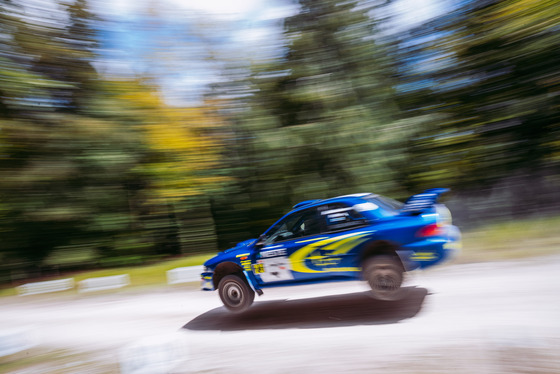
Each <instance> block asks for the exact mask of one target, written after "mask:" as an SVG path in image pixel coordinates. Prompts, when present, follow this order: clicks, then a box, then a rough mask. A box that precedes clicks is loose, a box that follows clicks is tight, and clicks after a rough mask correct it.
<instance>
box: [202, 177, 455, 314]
mask: <svg viewBox="0 0 560 374" xmlns="http://www.w3.org/2000/svg"><path fill="white" fill-rule="evenodd" d="M446 191H448V190H447V189H444V188H434V189H429V190H426V191H424V192H423V193H421V194H417V195H413V196H411V197H410V198H408V200H406V202H405V203H404V204H403V203H400V202H398V201H395V200H392V199H389V198H387V197H383V196H380V195H375V194H371V193H364V194H354V195H345V196H339V197H335V198H330V199H325V200H307V201H303V202H301V203H299V204H296V205H295V206H294V207H293V210H292V211H290V212H289V213H288V214H286V215H285V216H284V217H282V218H281V219H280V220H279V221H277V222H276V223H275V224H274V225H272V226H271V227H270V228H269V229H268V230H267V231H265V233H264V234H262V235H261V236H260V237H259V238H258V239H250V240H246V241H243V242H241V243H239V244H237V245H236V246H235V247H233V248H230V249H228V250H226V251H224V252H220V253H218V255H216V256H215V257H213V258H211V259H209V260H208V261H206V262H205V263H204V271H203V273H202V274H201V276H202V289H203V290H215V289H217V290H218V292H219V295H220V298H221V300H222V302H223V304H224V306H225V307H226V308H227V309H228V310H230V311H233V312H242V311H244V310H246V309H247V308H249V307H250V306H251V304H252V303H253V301H254V298H255V293H257V294H259V295H262V293H263V291H262V289H263V288H267V287H277V286H290V285H298V284H305V283H316V282H326V281H338V280H358V279H361V280H365V281H367V282H368V283H369V285H370V287H371V296H373V297H374V298H377V299H381V300H394V299H397V298H399V295H400V294H401V292H400V291H401V285H402V282H403V276H404V273H405V272H407V271H410V270H413V269H418V268H426V267H429V266H432V265H434V264H437V263H440V262H442V261H444V260H446V259H448V258H450V257H451V256H452V255H453V253H454V252H455V251H456V250H458V249H459V246H460V239H461V234H460V231H459V229H458V228H457V227H455V226H453V225H452V224H451V214H450V212H449V210H448V209H447V208H446V207H445V205H443V204H438V203H437V200H438V198H439V196H440V195H441V194H442V193H444V192H446Z"/></svg>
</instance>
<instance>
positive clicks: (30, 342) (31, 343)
mask: <svg viewBox="0 0 560 374" xmlns="http://www.w3.org/2000/svg"><path fill="white" fill-rule="evenodd" d="M35 331H36V329H35V328H32V327H27V328H17V329H10V330H4V331H1V332H0V357H4V356H9V355H13V354H15V353H18V352H22V351H25V350H28V349H30V348H33V347H35V346H37V345H39V339H38V337H37V333H36V332H35Z"/></svg>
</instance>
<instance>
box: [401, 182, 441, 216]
mask: <svg viewBox="0 0 560 374" xmlns="http://www.w3.org/2000/svg"><path fill="white" fill-rule="evenodd" d="M448 191H449V189H448V188H430V189H428V190H426V191H424V192H422V193H419V194H416V195H412V196H410V197H409V198H408V199H407V200H406V201H405V203H404V206H403V207H402V208H401V213H406V214H419V213H422V212H423V211H425V210H426V209H429V208H431V207H432V206H433V205H434V204H435V203H436V202H437V200H438V198H439V196H440V195H441V194H443V193H445V192H448Z"/></svg>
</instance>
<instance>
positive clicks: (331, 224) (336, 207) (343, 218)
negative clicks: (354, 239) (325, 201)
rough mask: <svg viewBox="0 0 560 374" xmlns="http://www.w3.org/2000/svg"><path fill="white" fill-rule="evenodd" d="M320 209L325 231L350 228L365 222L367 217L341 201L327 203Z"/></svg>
mask: <svg viewBox="0 0 560 374" xmlns="http://www.w3.org/2000/svg"><path fill="white" fill-rule="evenodd" d="M320 211H321V216H322V217H323V219H324V221H325V230H326V231H327V232H331V231H341V230H350V229H353V228H356V227H360V226H363V225H365V224H366V223H367V219H366V218H365V217H364V216H362V215H361V214H360V213H359V212H357V211H356V210H355V209H354V208H353V207H351V206H347V205H345V204H342V203H338V204H329V206H326V207H324V208H322V209H320Z"/></svg>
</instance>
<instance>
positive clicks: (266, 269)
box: [254, 257, 294, 282]
mask: <svg viewBox="0 0 560 374" xmlns="http://www.w3.org/2000/svg"><path fill="white" fill-rule="evenodd" d="M254 270H255V274H257V275H259V276H260V277H261V279H262V281H263V282H278V281H284V280H291V279H294V276H293V275H292V270H291V266H290V260H289V259H288V258H287V257H273V258H263V259H260V260H257V263H256V264H255V266H254Z"/></svg>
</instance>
